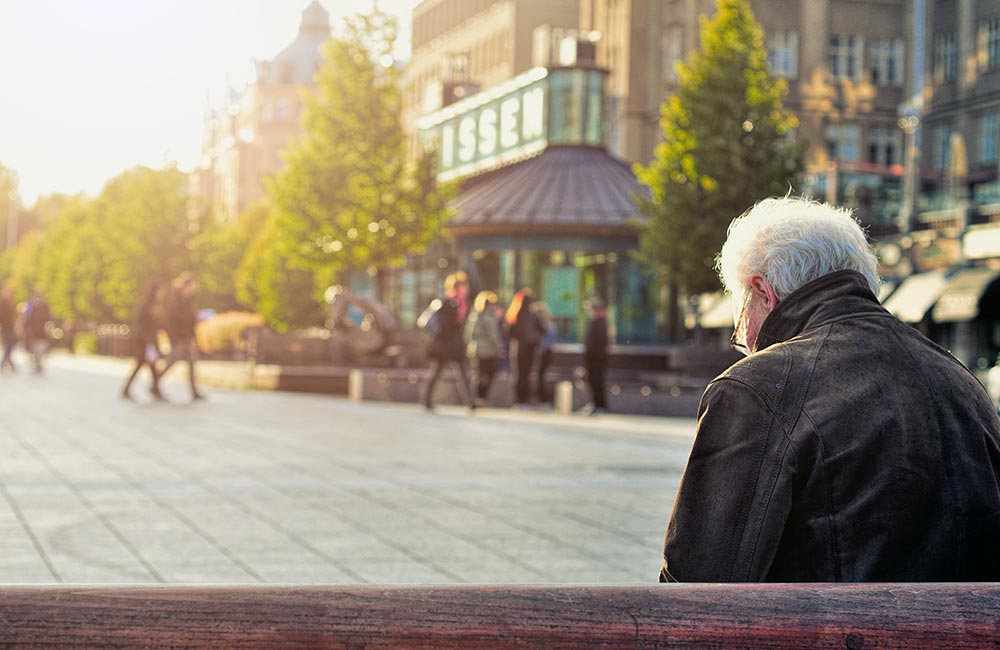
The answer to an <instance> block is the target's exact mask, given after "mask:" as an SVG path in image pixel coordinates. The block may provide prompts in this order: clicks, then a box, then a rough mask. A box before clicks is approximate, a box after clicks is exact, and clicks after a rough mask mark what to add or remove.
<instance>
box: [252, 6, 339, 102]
mask: <svg viewBox="0 0 1000 650" xmlns="http://www.w3.org/2000/svg"><path fill="white" fill-rule="evenodd" d="M329 38H330V14H329V13H328V12H327V11H326V9H324V8H323V5H321V4H320V3H319V2H318V0H313V1H312V3H310V5H309V6H308V7H306V8H305V9H304V10H303V11H302V24H301V25H300V26H299V34H298V36H296V38H295V40H294V41H293V42H292V44H291V45H289V46H288V47H286V48H285V49H284V50H282V51H281V52H280V53H279V54H278V56H276V57H274V60H273V61H261V62H258V63H257V80H258V82H259V83H261V84H264V85H282V84H299V85H311V84H312V83H313V75H315V74H316V70H318V69H319V64H320V62H321V60H322V58H323V54H322V51H321V50H322V47H323V44H324V43H325V42H326V41H327V40H328V39H329Z"/></svg>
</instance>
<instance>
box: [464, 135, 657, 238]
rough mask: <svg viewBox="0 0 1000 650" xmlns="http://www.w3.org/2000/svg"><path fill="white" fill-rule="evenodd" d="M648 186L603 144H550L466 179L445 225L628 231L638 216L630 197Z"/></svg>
mask: <svg viewBox="0 0 1000 650" xmlns="http://www.w3.org/2000/svg"><path fill="white" fill-rule="evenodd" d="M648 196H649V190H648V189H647V188H646V187H645V186H644V185H641V184H640V183H639V181H638V180H636V177H635V174H633V173H632V169H631V167H629V166H628V165H627V164H626V163H624V162H622V161H620V160H618V159H616V158H614V157H612V156H611V155H610V154H609V153H607V152H606V151H605V150H604V149H599V148H596V147H578V146H558V147H557V146H550V147H549V148H547V149H546V150H545V151H543V152H542V153H541V154H539V155H537V156H535V157H533V158H529V159H527V160H524V161H521V162H519V163H516V164H513V165H508V166H506V167H502V168H500V169H497V170H495V171H492V172H489V173H486V174H483V175H482V176H475V177H472V178H469V179H467V180H466V181H465V182H464V183H463V184H462V189H461V191H460V192H459V194H458V196H457V197H455V199H454V200H453V201H452V202H451V204H450V206H451V208H452V209H453V210H454V211H455V213H456V214H455V217H454V218H453V219H452V220H451V221H450V222H449V223H448V226H447V227H448V229H449V230H451V231H452V232H453V233H455V234H458V235H460V236H462V237H465V236H468V235H470V234H473V233H477V232H505V233H513V234H518V235H523V234H526V233H529V232H536V231H548V232H559V233H566V234H580V233H590V234H592V235H593V234H596V235H598V236H604V235H608V234H616V233H618V234H627V235H630V236H632V235H634V233H635V229H636V224H638V223H640V222H642V221H644V219H645V217H643V215H642V213H641V212H640V210H639V206H638V205H637V204H636V201H635V198H636V197H648Z"/></svg>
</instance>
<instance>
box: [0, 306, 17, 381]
mask: <svg viewBox="0 0 1000 650" xmlns="http://www.w3.org/2000/svg"><path fill="white" fill-rule="evenodd" d="M16 326H17V305H16V304H14V291H13V290H12V289H11V288H10V287H8V286H5V287H4V288H3V291H2V292H0V337H2V338H3V361H2V362H0V370H10V371H11V372H14V371H15V370H16V368H14V362H13V360H12V359H11V354H13V352H14V346H15V345H16V344H17V332H16V331H15V327H16Z"/></svg>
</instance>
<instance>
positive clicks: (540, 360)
mask: <svg viewBox="0 0 1000 650" xmlns="http://www.w3.org/2000/svg"><path fill="white" fill-rule="evenodd" d="M531 310H532V312H534V314H535V317H536V318H537V319H538V324H539V325H540V326H541V328H542V337H541V339H539V341H538V349H537V350H536V351H535V356H536V357H537V364H538V365H537V371H536V373H535V379H536V394H537V395H538V403H539V404H542V405H551V404H552V391H551V390H550V387H549V384H548V382H546V381H545V373H546V372H548V370H549V367H550V366H551V365H552V345H553V344H554V343H555V342H556V324H555V321H554V320H553V319H552V312H550V311H549V306H548V305H546V304H545V303H544V302H542V301H541V300H536V301H535V302H534V303H533V304H532V305H531Z"/></svg>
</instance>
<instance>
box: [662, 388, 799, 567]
mask: <svg viewBox="0 0 1000 650" xmlns="http://www.w3.org/2000/svg"><path fill="white" fill-rule="evenodd" d="M787 452H788V437H787V436H786V435H785V434H784V431H783V429H782V428H781V426H780V425H779V423H778V421H777V420H776V419H775V418H774V417H773V415H772V411H771V409H770V408H769V407H768V405H767V403H766V402H765V400H764V399H763V398H762V397H761V396H760V395H759V394H758V393H757V392H756V391H754V390H753V389H751V388H750V387H749V386H747V385H746V384H743V383H740V382H737V381H733V380H727V379H722V380H717V381H715V382H713V383H712V384H710V385H709V387H708V389H707V390H706V391H705V395H704V397H703V398H702V403H701V406H700V408H699V415H698V428H697V434H696V437H695V441H694V446H693V448H692V450H691V456H690V458H689V459H688V464H687V467H686V468H685V470H684V475H683V476H682V477H681V483H680V487H679V488H678V491H677V500H676V501H675V503H674V511H673V514H672V515H671V517H670V523H669V524H668V526H667V534H666V539H665V541H664V546H663V559H664V562H663V568H662V569H661V571H660V581H661V582H760V581H763V580H764V579H765V578H766V576H767V573H768V570H769V568H770V566H771V562H772V561H773V559H774V555H775V551H776V549H777V547H778V543H779V542H780V540H781V533H782V530H783V529H784V525H785V522H786V520H787V518H788V513H789V511H790V507H791V487H790V481H789V476H788V470H787V463H786V461H785V455H786V453H787Z"/></svg>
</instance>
